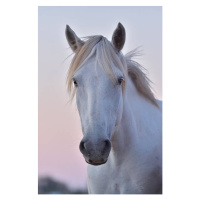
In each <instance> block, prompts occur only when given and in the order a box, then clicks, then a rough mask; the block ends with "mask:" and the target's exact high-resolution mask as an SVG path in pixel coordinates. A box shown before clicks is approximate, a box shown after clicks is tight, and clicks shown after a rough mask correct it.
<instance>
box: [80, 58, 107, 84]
mask: <svg viewBox="0 0 200 200" xmlns="http://www.w3.org/2000/svg"><path fill="white" fill-rule="evenodd" d="M79 74H80V75H81V76H83V77H84V79H85V80H86V81H91V80H92V81H94V82H98V81H99V80H104V81H105V80H106V79H109V78H108V77H107V75H106V74H105V73H104V72H103V70H102V69H101V67H100V66H99V64H98V63H97V62H95V61H93V60H91V61H90V62H87V63H85V64H84V65H83V66H82V68H81V69H80V72H79Z"/></svg>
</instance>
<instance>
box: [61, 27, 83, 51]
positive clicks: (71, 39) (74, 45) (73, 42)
mask: <svg viewBox="0 0 200 200" xmlns="http://www.w3.org/2000/svg"><path fill="white" fill-rule="evenodd" d="M65 36H66V38H67V41H68V44H69V46H70V47H71V49H72V50H73V52H76V51H77V50H78V49H79V48H80V47H82V46H83V45H84V42H83V41H82V40H81V39H80V38H79V37H78V36H77V35H76V34H75V32H74V31H73V30H72V29H71V28H70V27H69V26H68V25H67V26H66V29H65Z"/></svg>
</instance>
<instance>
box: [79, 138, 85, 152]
mask: <svg viewBox="0 0 200 200" xmlns="http://www.w3.org/2000/svg"><path fill="white" fill-rule="evenodd" d="M84 143H85V142H84V141H81V142H80V145H79V149H80V151H81V152H82V153H83V154H86V149H85V145H84Z"/></svg>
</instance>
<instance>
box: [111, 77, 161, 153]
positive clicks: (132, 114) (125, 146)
mask: <svg viewBox="0 0 200 200" xmlns="http://www.w3.org/2000/svg"><path fill="white" fill-rule="evenodd" d="M126 87H127V88H126V94H125V96H124V102H123V114H122V119H121V122H120V124H119V125H118V128H117V130H116V131H115V133H114V134H113V137H112V146H113V147H112V151H113V152H117V153H121V154H126V153H127V152H130V151H131V149H133V148H137V150H138V148H143V147H144V148H145V145H146V146H149V145H151V144H152V145H156V144H155V142H154V141H155V140H156V141H158V143H159V141H160V140H159V139H158V137H161V134H160V132H161V130H162V124H161V123H162V117H161V110H160V109H159V108H157V107H156V106H155V105H153V104H152V103H151V102H150V101H149V100H147V99H146V98H144V97H143V96H142V95H140V93H139V92H138V91H137V89H136V88H135V86H134V84H133V82H132V81H131V80H130V79H129V80H128V82H127V85H126ZM160 139H161V138H160ZM151 141H152V142H151ZM115 155H119V154H116V153H115Z"/></svg>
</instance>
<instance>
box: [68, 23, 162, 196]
mask: <svg viewBox="0 0 200 200" xmlns="http://www.w3.org/2000/svg"><path fill="white" fill-rule="evenodd" d="M65 34H66V38H67V41H68V43H69V45H70V47H71V48H72V50H73V51H74V53H75V55H74V58H73V60H72V63H71V65H70V68H69V72H68V77H67V85H68V90H69V92H71V93H72V98H73V96H74V95H75V94H76V103H77V107H78V111H79V115H80V119H81V124H82V132H83V139H82V141H81V142H80V151H81V152H82V154H83V156H84V158H85V161H86V162H87V163H89V165H88V191H89V193H92V194H102V193H103V194H156V193H162V107H161V102H160V101H158V100H156V99H155V97H154V95H153V93H152V92H151V89H150V84H149V79H148V78H147V76H146V75H145V74H144V72H143V71H142V70H141V66H140V65H139V64H138V63H137V62H135V61H133V60H132V59H131V58H132V57H133V56H134V55H135V51H132V52H130V53H129V54H127V55H125V56H124V55H123V54H122V53H121V49H122V48H123V46H124V42H125V29H124V27H123V26H122V24H121V23H119V24H118V26H117V28H116V30H115V31H114V33H113V36H112V42H109V41H108V40H107V39H106V38H105V37H103V36H100V35H97V36H90V37H87V38H86V40H85V41H83V40H81V39H80V38H79V37H78V36H77V35H76V34H75V33H74V31H73V30H72V29H71V28H70V27H69V26H68V25H67V27H66V32H65Z"/></svg>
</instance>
